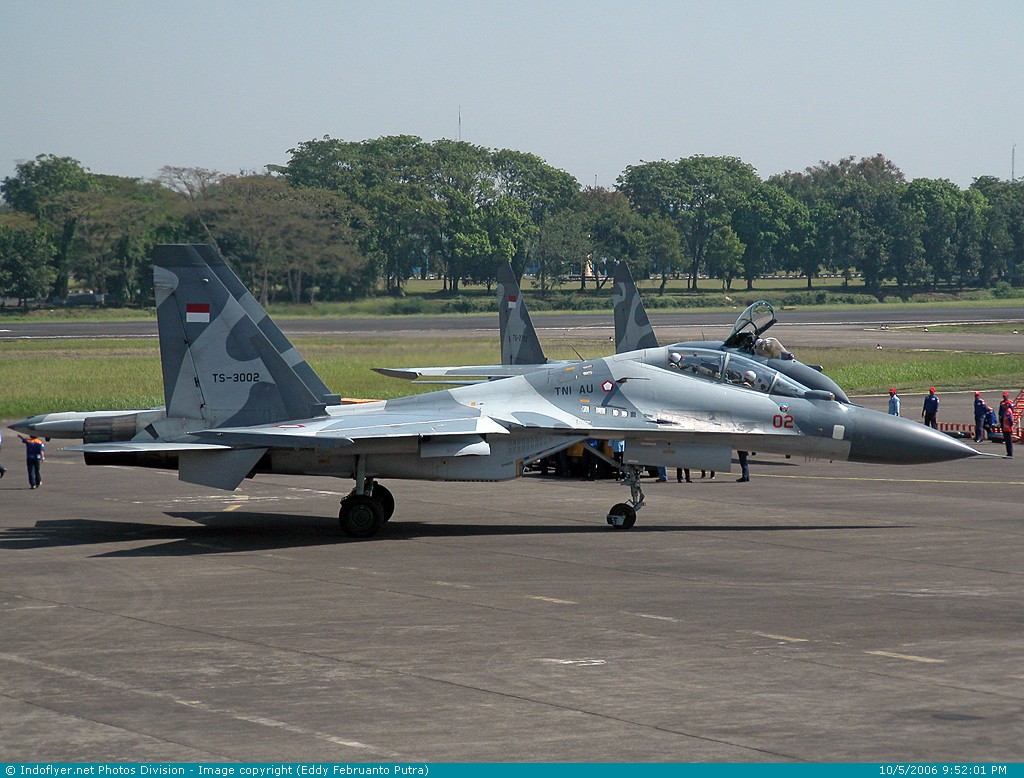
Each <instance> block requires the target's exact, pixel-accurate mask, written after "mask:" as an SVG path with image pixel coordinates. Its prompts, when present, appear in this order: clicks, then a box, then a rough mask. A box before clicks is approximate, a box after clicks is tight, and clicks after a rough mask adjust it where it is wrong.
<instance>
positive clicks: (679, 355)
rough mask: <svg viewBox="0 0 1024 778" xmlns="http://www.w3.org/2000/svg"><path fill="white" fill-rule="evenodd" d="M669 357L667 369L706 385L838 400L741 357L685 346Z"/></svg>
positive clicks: (672, 348)
mask: <svg viewBox="0 0 1024 778" xmlns="http://www.w3.org/2000/svg"><path fill="white" fill-rule="evenodd" d="M665 353H666V359H667V361H666V364H665V367H666V368H668V369H669V370H675V371H679V372H680V373H685V374H688V375H693V376H696V377H697V378H702V379H704V380H706V381H713V382H717V383H727V384H733V385H734V386H745V387H748V388H750V389H753V390H756V391H759V392H764V393H765V394H780V395H784V396H786V397H817V396H818V395H820V397H818V399H834V397H832V395H830V394H829V393H828V392H816V391H814V390H811V389H808V388H807V387H806V386H804V385H803V384H798V383H797V382H796V381H793V380H792V379H791V378H788V377H786V376H784V375H783V374H782V373H780V372H778V371H777V370H773V369H772V368H770V367H768V366H767V365H765V364H764V363H763V362H757V361H755V360H753V359H748V358H747V357H744V356H742V355H740V354H735V353H730V352H723V351H714V350H711V349H699V348H684V347H681V346H668V347H667V348H666V349H665ZM826 395H828V396H827V397H826Z"/></svg>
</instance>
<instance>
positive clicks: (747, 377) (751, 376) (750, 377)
mask: <svg viewBox="0 0 1024 778" xmlns="http://www.w3.org/2000/svg"><path fill="white" fill-rule="evenodd" d="M743 380H744V381H748V382H750V383H751V384H753V383H754V382H755V381H756V380H757V373H755V372H754V371H753V370H747V371H746V372H745V373H744V374H743Z"/></svg>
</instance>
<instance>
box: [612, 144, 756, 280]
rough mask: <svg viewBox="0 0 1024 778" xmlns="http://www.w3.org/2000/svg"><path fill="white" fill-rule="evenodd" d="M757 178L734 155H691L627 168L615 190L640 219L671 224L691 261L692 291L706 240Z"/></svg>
mask: <svg viewBox="0 0 1024 778" xmlns="http://www.w3.org/2000/svg"><path fill="white" fill-rule="evenodd" d="M758 180H759V179H758V177H757V173H756V172H755V170H754V168H753V167H752V166H751V165H749V164H747V163H746V162H743V161H741V160H739V159H737V158H736V157H705V156H700V155H695V156H692V157H688V158H686V159H680V160H679V161H677V162H674V163H668V162H664V161H662V162H648V163H644V164H641V165H638V166H630V167H627V168H626V170H625V172H623V174H622V175H621V176H619V178H618V179H617V181H616V186H617V187H618V188H619V189H620V190H621V191H622V192H623V193H625V195H626V197H628V198H629V201H630V202H631V203H632V204H633V206H634V207H635V208H636V209H637V210H638V211H639V212H640V213H641V215H643V216H652V215H654V214H658V215H661V216H665V217H668V218H671V219H672V220H673V221H674V222H675V224H676V226H677V228H678V229H679V232H680V235H681V237H682V243H683V247H684V250H685V252H686V255H687V257H689V259H690V272H689V287H690V288H691V289H696V288H697V279H698V277H699V273H700V270H701V269H702V268H704V267H706V265H707V248H708V242H709V241H710V239H711V236H712V235H713V234H714V233H715V232H716V231H717V230H718V228H719V227H723V226H726V225H729V224H730V223H731V220H732V216H733V212H734V211H735V210H736V208H737V206H738V205H739V203H740V201H741V200H742V198H743V197H745V196H746V195H747V194H748V193H749V192H750V191H751V190H752V189H753V188H754V186H755V184H756V183H757V182H758Z"/></svg>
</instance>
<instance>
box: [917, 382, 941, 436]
mask: <svg viewBox="0 0 1024 778" xmlns="http://www.w3.org/2000/svg"><path fill="white" fill-rule="evenodd" d="M921 415H922V416H924V423H925V424H927V425H928V426H929V427H931V428H932V429H938V426H939V425H938V424H936V423H935V417H936V416H938V415H939V398H938V397H937V396H936V395H935V387H934V386H933V387H932V388H931V389H929V390H928V396H927V397H925V398H924V407H923V408H922V409H921Z"/></svg>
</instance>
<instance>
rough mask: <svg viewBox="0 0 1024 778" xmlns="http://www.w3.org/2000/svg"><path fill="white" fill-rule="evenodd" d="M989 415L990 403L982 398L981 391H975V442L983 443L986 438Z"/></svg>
mask: <svg viewBox="0 0 1024 778" xmlns="http://www.w3.org/2000/svg"><path fill="white" fill-rule="evenodd" d="M987 415H988V404H987V403H986V402H985V401H984V400H982V399H981V392H975V393H974V442H975V443H981V441H983V440H984V439H985V417H986V416H987Z"/></svg>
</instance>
